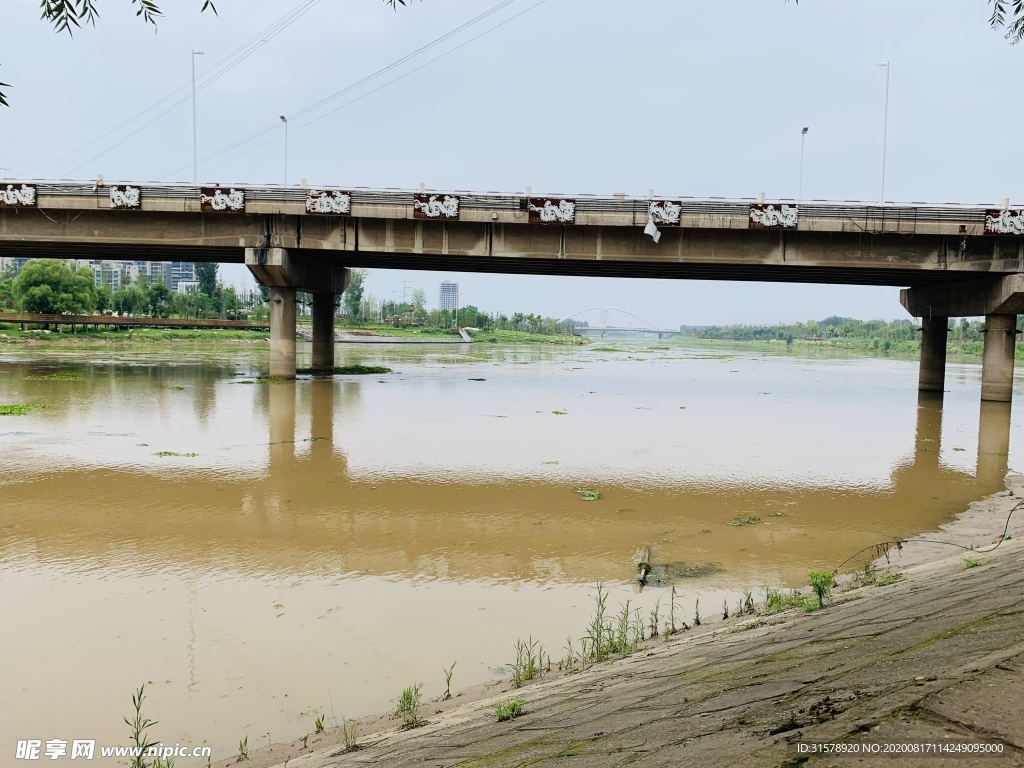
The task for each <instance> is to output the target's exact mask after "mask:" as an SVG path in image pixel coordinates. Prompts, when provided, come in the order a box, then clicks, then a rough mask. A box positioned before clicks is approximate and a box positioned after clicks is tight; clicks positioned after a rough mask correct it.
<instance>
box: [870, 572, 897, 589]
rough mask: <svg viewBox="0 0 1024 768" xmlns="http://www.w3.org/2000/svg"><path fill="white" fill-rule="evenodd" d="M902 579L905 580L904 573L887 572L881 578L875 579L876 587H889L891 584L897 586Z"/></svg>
mask: <svg viewBox="0 0 1024 768" xmlns="http://www.w3.org/2000/svg"><path fill="white" fill-rule="evenodd" d="M901 578H903V574H902V573H897V572H894V571H886V572H885V573H883V574H882V575H881V576H879V577H878V578H877V579H875V586H876V587H887V586H889V585H890V584H895V583H896V582H897V581H899V580H900V579H901Z"/></svg>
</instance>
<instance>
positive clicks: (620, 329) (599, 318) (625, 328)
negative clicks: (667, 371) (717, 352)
mask: <svg viewBox="0 0 1024 768" xmlns="http://www.w3.org/2000/svg"><path fill="white" fill-rule="evenodd" d="M590 313H596V316H594V319H595V320H596V323H595V322H592V321H591V320H590V319H589V318H588V319H586V320H585V321H586V323H587V324H586V325H576V326H575V327H574V328H573V332H574V333H577V334H579V335H580V336H588V337H596V338H602V339H604V338H614V337H623V338H625V337H640V338H649V337H653V338H658V339H664V338H666V337H668V336H678V335H679V333H680V331H678V330H670V329H667V328H659V327H658V324H657V323H654V322H651V321H650V320H648V319H647V318H645V317H641V316H640V315H638V314H636V313H635V312H630V311H629V310H628V309H620V308H619V307H588V308H587V309H581V310H579V311H578V312H574V313H573V314H571V315H568V316H566V317H563V318H562V319H561V320H559V321H558V322H559V324H562V323H567V322H569V321H571V320H579V319H580V318H581V316H583V315H588V314H590ZM613 313H616V314H617V315H620V316H621V315H625V316H626V318H628V319H622V318H620V317H618V316H616V315H613Z"/></svg>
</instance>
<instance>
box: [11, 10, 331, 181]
mask: <svg viewBox="0 0 1024 768" xmlns="http://www.w3.org/2000/svg"><path fill="white" fill-rule="evenodd" d="M262 1H263V0H258V1H257V2H256V3H253V5H251V6H250V7H249V8H248V9H247V10H246V11H245V12H243V14H242V16H244V15H246V14H248V13H250V12H251V11H252V10H253V8H255V7H256V6H257V5H258V4H259V2H262ZM320 1H321V0H302V1H301V2H300V3H299V4H298V5H297V6H296V7H295V8H293V9H292V10H290V11H288V12H287V13H286V14H284V15H283V16H281V17H280V18H278V19H277V20H275V21H274V22H272V23H271V24H269V25H268V26H266V27H264V28H263V29H262V30H260V31H259V32H257V33H256V34H255V35H253V36H252V37H250V38H249V39H248V40H246V41H245V42H244V43H242V44H241V45H240V46H238V47H237V48H235V49H234V50H232V51H231V52H230V53H228V54H227V55H225V56H224V57H223V58H221V59H220V60H218V61H217V62H216V63H215V64H213V65H212V66H211V67H210V68H209V69H207V70H205V71H204V72H203V73H202V74H201V75H200V77H199V80H200V82H202V85H201V86H200V88H199V90H202V89H204V88H206V87H207V86H209V85H210V84H212V83H213V82H214V81H216V80H217V79H218V78H220V77H222V76H223V75H224V74H226V73H227V72H229V71H230V70H231V69H233V68H234V67H236V66H237V65H238V64H240V63H241V62H242V61H244V60H245V59H246V58H248V57H249V56H251V55H252V54H253V53H255V52H256V51H257V50H259V49H260V48H262V47H263V45H265V44H266V43H267V42H269V41H270V40H272V39H273V38H274V37H276V36H277V35H279V34H280V33H281V32H283V31H284V30H285V29H287V28H288V27H290V26H291V25H292V24H294V23H295V22H296V21H298V19H299V18H301V17H302V16H304V15H305V14H306V13H308V12H309V11H310V10H311V9H312V8H313V7H314V6H315V5H317V4H318V3H319V2H320ZM242 16H239V17H238V19H236V20H235V21H238V20H239V19H240V18H242ZM234 23H235V22H232V23H231V24H229V25H228V27H227V28H225V29H223V30H221V31H220V32H218V33H217V34H216V35H213V36H212V37H211V38H209V40H207V42H209V41H210V40H214V39H216V38H217V37H219V36H220V35H221V34H223V33H224V32H225V31H227V29H228V28H230V27H231V26H233V24H234ZM165 74H166V73H165ZM160 77H163V75H161V76H160ZM158 79H159V78H158ZM190 93H191V81H189V82H188V83H185V84H184V85H181V86H179V87H178V88H176V89H174V90H173V91H171V92H170V93H168V94H167V95H165V96H164V97H163V98H161V99H158V100H157V101H155V102H153V103H152V104H150V105H149V106H148V107H146V108H145V109H143V110H141V111H139V112H137V113H135V114H134V115H132V116H131V117H129V118H128V119H126V120H124V121H122V122H121V123H119V124H118V125H116V126H114V127H113V128H111V129H109V130H108V131H105V132H104V133H102V134H100V135H99V136H97V137H96V138H94V139H92V140H91V141H89V142H87V143H85V144H82V145H81V146H79V147H77V148H76V149H73V150H71V151H69V152H65V153H64V154H63V155H60V156H59V157H56V158H53V159H52V160H50V161H48V162H46V163H44V164H43V165H40V166H36V168H33V169H32V170H31V171H29V172H28V173H27V174H25V175H27V176H31V175H32V174H34V173H35V171H37V170H38V169H40V168H46V167H47V166H50V165H52V164H54V163H57V162H59V161H61V160H63V159H65V158H68V157H72V156H74V155H76V154H78V153H79V152H81V151H82V150H84V149H86V148H88V147H91V146H92V145H94V144H96V143H98V142H100V141H102V140H103V139H105V138H106V137H107V136H110V135H111V134H113V133H116V132H117V131H119V130H121V129H122V128H125V127H126V126H128V125H131V124H132V123H134V122H135V121H136V120H139V119H141V118H142V117H145V116H146V115H147V114H149V113H150V112H152V111H153V110H155V109H158V108H159V107H161V106H162V105H164V104H166V103H167V102H168V101H170V100H171V99H174V98H175V97H179V98H178V100H177V101H175V102H174V103H173V104H171V106H170V107H168V108H167V109H165V110H164V111H163V112H161V113H160V114H158V115H157V117H156V118H153V119H152V120H150V121H149V122H147V123H146V124H145V125H143V126H142V129H144V128H146V127H148V126H149V125H152V124H153V122H155V121H156V120H158V119H160V118H161V117H163V116H165V115H167V114H168V113H169V112H171V111H173V110H174V109H176V108H177V107H178V106H180V105H181V104H183V103H184V102H185V101H187V100H188V98H189V94H190ZM129 100H130V99H129ZM122 103H123V102H122ZM142 129H138V130H136V131H134V132H132V133H131V134H129V135H128V136H126V137H125V138H123V139H121V140H120V141H118V142H117V143H115V144H113V145H111V146H109V147H107V148H106V149H104V150H103V151H102V152H100V153H99V154H97V155H94V156H93V157H91V158H90V159H89V160H86V161H85V162H83V163H81V164H80V165H78V166H76V167H75V168H73V169H72V170H71V171H68V172H66V173H64V174H62V175H64V176H67V175H69V174H70V173H73V172H74V171H75V170H77V169H78V168H81V167H82V165H85V164H86V163H89V162H92V161H93V160H95V159H97V158H99V157H102V156H103V155H104V154H106V153H107V152H109V151H110V150H112V149H114V148H115V147H117V146H120V144H122V143H123V142H124V141H127V140H128V139H130V138H133V137H134V136H136V135H137V134H138V133H139V130H142Z"/></svg>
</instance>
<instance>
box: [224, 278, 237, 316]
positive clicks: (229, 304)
mask: <svg viewBox="0 0 1024 768" xmlns="http://www.w3.org/2000/svg"><path fill="white" fill-rule="evenodd" d="M240 310H241V305H240V303H239V301H238V291H236V290H235V288H234V286H232V285H224V286H221V312H222V313H223V315H224V316H225V317H226V318H228V319H229V320H238V319H239V315H240V314H241V311H240Z"/></svg>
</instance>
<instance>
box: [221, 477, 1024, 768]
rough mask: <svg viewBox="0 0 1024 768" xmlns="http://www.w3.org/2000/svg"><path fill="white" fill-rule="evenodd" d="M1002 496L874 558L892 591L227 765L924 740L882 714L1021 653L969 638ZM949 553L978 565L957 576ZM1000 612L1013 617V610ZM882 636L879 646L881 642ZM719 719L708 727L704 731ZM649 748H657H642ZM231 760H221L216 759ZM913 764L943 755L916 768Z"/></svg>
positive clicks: (712, 761) (489, 692) (990, 598)
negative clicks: (516, 712) (871, 737)
mask: <svg viewBox="0 0 1024 768" xmlns="http://www.w3.org/2000/svg"><path fill="white" fill-rule="evenodd" d="M1007 488H1008V490H1006V491H1004V492H1001V493H998V494H995V495H993V496H990V497H987V498H985V499H982V500H980V501H977V502H975V503H973V504H971V506H970V507H969V509H967V510H965V511H964V512H963V513H962V514H961V515H959V516H958V517H957V518H956V519H955V520H953V521H951V522H950V523H948V524H946V525H944V526H942V528H941V529H940V530H939V531H937V532H934V533H929V534H924V535H921V536H919V537H916V538H914V539H912V540H909V541H907V542H904V543H902V546H901V548H899V549H893V550H891V551H890V553H889V556H888V561H887V559H886V558H884V557H883V558H881V559H879V560H878V561H877V565H878V567H879V568H883V569H889V570H890V571H892V572H893V573H899V574H900V578H899V579H898V580H897V581H896V583H894V584H891V585H889V586H882V587H879V586H858V585H857V584H856V582H855V580H850V579H844V580H842V581H843V586H842V587H841V589H840V590H838V591H837V594H836V595H835V602H834V604H833V605H832V606H831V607H829V608H827V609H826V610H824V611H818V612H814V613H809V614H808V613H804V612H802V611H799V610H791V611H787V612H784V613H780V614H775V615H772V616H761V615H758V616H750V615H747V616H742V617H738V618H734V619H732V620H729V621H722V620H720V619H719V620H717V621H716V620H713V619H712V620H705V621H704V623H703V625H702V626H701V627H700V628H695V629H692V630H690V631H687V632H684V633H680V634H677V635H675V636H673V637H672V638H671V639H670V640H668V641H667V642H666V641H664V640H655V641H649V642H648V643H647V644H646V646H645V647H643V648H641V649H640V650H639V651H638V652H637V653H635V654H633V655H632V656H630V657H628V658H625V659H620V660H617V661H613V662H608V663H604V664H601V665H597V666H595V667H591V668H590V669H588V670H587V671H586V672H584V673H581V674H573V675H565V674H560V673H558V672H557V671H553V672H552V673H551V674H550V675H547V676H545V677H544V678H542V679H541V680H540V681H539V682H535V683H531V684H528V685H527V686H525V687H523V688H520V689H517V690H513V689H512V688H511V686H510V685H509V683H508V682H507V680H502V681H497V682H493V683H489V684H485V685H481V686H477V687H475V688H471V689H468V690H463V691H457V692H455V693H454V694H453V698H452V699H450V700H448V701H431V702H426V703H425V705H424V707H423V712H424V715H425V717H426V721H427V722H426V724H425V725H424V726H423V727H421V728H417V729H413V730H402V729H401V728H400V724H399V721H398V719H397V717H395V716H394V715H393V714H391V713H382V714H380V715H377V716H373V717H367V718H363V719H361V720H360V721H359V733H360V737H359V744H360V747H361V748H360V749H358V750H355V751H349V752H344V751H343V750H344V734H343V732H342V729H341V728H340V727H337V726H335V722H334V718H333V716H332V715H331V713H326V715H327V717H326V720H327V725H328V726H329V727H328V728H327V730H326V731H325V732H324V733H321V734H311V735H310V736H309V738H308V740H307V743H306V745H305V746H304V745H303V742H302V741H301V740H296V741H293V742H291V743H288V744H274V745H273V748H272V749H268V748H267V747H261V748H253V749H250V751H249V756H248V759H247V760H246V761H243V762H244V764H245V765H247V766H251V767H252V768H272V767H275V766H282V768H283V767H284V766H286V765H287V766H289V768H327V766H334V765H349V764H388V765H392V764H394V765H403V764H410V765H411V764H417V765H418V764H422V763H423V761H424V760H425V759H426V758H427V757H431V760H430V764H438V765H444V766H449V765H457V764H463V763H465V764H467V765H468V764H472V765H518V764H521V762H522V759H524V758H527V757H528V758H529V759H530V760H533V759H535V758H536V759H539V761H540V762H548V761H550V762H552V764H554V762H557V758H558V757H559V756H560V755H561V756H568V755H569V754H573V755H583V754H588V755H590V757H591V758H592V759H591V760H590V761H588V763H587V764H588V765H617V764H619V761H618V760H617V759H613V756H614V755H620V756H621V755H623V754H630V755H632V757H633V758H643V760H642V761H643V762H644V763H645V764H646V763H648V762H649V763H650V764H657V765H661V764H679V763H678V761H679V760H682V759H684V757H685V758H686V759H687V760H688V761H689V760H697V762H694V763H692V764H698V763H699V764H703V765H718V764H723V765H724V764H729V763H730V762H731V761H729V760H726V759H725V755H727V754H730V753H733V750H741V751H742V750H743V749H749V750H752V751H757V750H760V751H761V752H763V754H764V757H763V760H758V761H755V762H754V763H752V764H764V765H777V764H781V763H780V761H784V760H786V759H789V758H790V757H792V755H790V754H789V753H790V751H791V748H790V747H789V746H788V745H787V740H792V738H793V737H794V734H797V733H799V734H800V735H801V738H805V739H807V740H814V741H835V740H838V739H844V738H850V735H851V733H859V732H860V730H859V729H862V728H864V727H865V724H866V723H871V727H870V728H867V729H866V732H867V733H869V734H870V732H871V728H876V727H877V728H878V729H879V732H884V733H886V734H888V737H889V738H904V739H907V738H917V737H918V736H920V737H922V738H924V737H925V736H926V735H927V736H928V737H929V738H932V737H934V736H935V734H934V733H932V730H934V726H933V725H930V724H929V723H930V721H928V718H925V719H924V720H921V721H920V722H917V721H913V722H912V721H911V720H912V719H907V718H906V717H904V719H902V720H900V719H899V717H903V716H902V715H898V714H896V713H897V711H898V710H899V711H902V710H901V709H900V708H901V707H902V708H905V707H906V706H907V705H908V704H907V702H911V703H913V702H916V701H922V700H924V698H927V696H929V695H930V696H935V697H937V700H938V699H941V698H942V696H943V692H944V691H948V690H949V689H951V688H953V687H956V686H961V685H965V684H968V681H972V680H975V677H974V676H975V675H976V671H973V670H975V667H977V666H978V665H977V664H974V665H973V666H972V663H971V662H972V659H974V658H975V657H979V658H981V657H985V658H988V657H991V658H992V659H998V662H996V663H993V664H989V665H988V666H985V669H986V670H990V668H993V667H995V666H996V665H997V664H1002V663H1003V662H1004V661H1006V660H1007V659H1011V658H1014V657H1017V656H1018V655H1020V654H1024V645H1021V647H1019V648H1018V647H1017V645H1018V644H1020V640H1019V638H1020V637H1024V627H1022V628H1021V629H1022V631H1021V632H1020V633H1018V634H1016V635H1014V634H1013V633H1012V632H1011V633H1010V634H1009V635H1007V634H1006V633H1005V632H1003V631H1002V630H1003V629H1005V627H1002V628H1000V631H999V632H996V631H995V630H994V629H993V631H992V632H986V631H985V627H988V626H994V623H993V622H998V619H999V618H1000V617H1002V616H1003V614H1004V613H1006V612H1007V611H1008V610H1009V609H1011V608H1012V607H1013V606H1014V605H1016V606H1017V607H1018V608H1019V607H1022V606H1021V605H1020V603H1021V602H1022V601H1024V590H1022V589H1021V587H1024V569H1022V568H1020V564H1021V562H1022V561H1024V546H1022V544H1024V542H1022V539H1024V509H1022V510H1021V511H1020V512H1018V513H1016V514H1014V515H1013V516H1012V519H1011V520H1010V524H1009V528H1008V530H1007V534H1008V535H1009V536H1010V539H1009V540H1007V541H1005V542H1003V543H1002V544H1000V546H999V547H998V548H996V549H995V550H994V551H992V552H991V553H988V552H986V551H984V550H987V549H988V548H989V547H991V546H992V545H993V544H994V543H995V542H996V541H997V540H998V539H999V538H1000V537H1001V536H1002V534H1003V529H1004V525H1005V524H1006V521H1007V516H1008V515H1009V513H1010V511H1011V510H1012V509H1013V508H1014V507H1015V506H1016V504H1017V503H1018V502H1019V501H1020V500H1021V499H1022V498H1024V476H1021V475H1011V476H1009V477H1008V478H1007ZM953 543H955V544H958V545H960V546H962V547H971V546H974V547H976V548H977V549H978V551H977V552H971V551H967V550H963V549H959V548H957V547H955V546H950V544H953ZM965 555H966V556H969V557H973V558H974V559H975V560H978V561H980V565H978V566H976V567H970V568H968V567H967V566H966V565H965V562H964V556H965ZM1004 582H1005V583H1004ZM1010 582H1012V585H1011V584H1010ZM1014 589H1016V591H1014ZM1008 590H1009V591H1008ZM980 596H981V597H984V598H986V599H981V597H980ZM1014 615H1016V616H1017V617H1018V618H1017V620H1016V621H1018V622H1020V619H1019V616H1020V615H1024V614H1020V613H1018V614H1014ZM993 617H997V618H993ZM979 622H980V624H979ZM806 633H815V634H813V635H808V634H806ZM978 634H984V635H985V641H984V642H980V641H979V642H977V643H967V644H964V643H957V642H955V641H956V639H957V638H963V637H965V636H969V637H975V636H976V635H978ZM896 637H898V638H899V642H898V643H896V645H895V646H894V645H893V644H892V643H891V642H890V640H891V639H892V638H896ZM872 638H875V639H877V640H879V641H880V643H881V644H880V646H879V648H878V649H875V650H873V649H872V645H873V644H872V643H871V642H867V641H868V640H871V639H872ZM951 645H952V646H957V647H956V648H951V647H950V646H951ZM989 646H993V647H992V648H989ZM917 648H922V649H931V653H930V655H929V654H928V653H925V654H924V656H925V658H917V659H916V662H915V664H914V665H912V668H911V667H907V668H905V669H904V668H903V667H901V666H900V665H899V664H896V665H895V666H896V667H898V669H897V670H896V671H894V672H890V671H887V669H888V667H889V666H890V664H889V662H890V660H891V659H890V657H892V656H893V655H894V654H895V655H896V656H901V655H906V654H910V655H909V656H907V658H913V657H915V656H921V654H915V653H914V651H915V649H917ZM982 651H985V652H984V653H982ZM986 653H987V654H988V656H986ZM979 654H980V656H979ZM993 654H994V655H993ZM960 662H963V663H962V664H960ZM951 663H952V666H953V668H954V669H953V672H955V674H943V675H941V676H940V675H935V674H934V672H935V671H936V670H946V671H949V670H950V666H951ZM983 666H984V665H983ZM978 668H979V669H980V668H981V667H978ZM762 669H763V672H762V673H760V674H757V673H755V672H754V670H762ZM837 669H840V670H847V671H848V672H849V674H848V675H847V676H849V677H851V678H856V679H855V680H851V681H849V685H847V686H846V687H848V688H849V691H848V692H843V693H842V694H839V693H838V691H839V689H841V688H843V686H842V685H837V683H841V682H846V681H843V680H841V678H842V675H838V676H837V675H836V674H834V673H835V671H836V670H837ZM873 669H874V670H875V673H874V674H872V673H871V670H873ZM914 671H919V672H921V673H922V674H911V672H914ZM990 671H991V670H990ZM795 673H798V674H796V677H798V678H799V679H794V674H795ZM858 673H862V674H860V677H858ZM927 673H931V674H927ZM986 674H988V672H986ZM752 678H753V680H754V685H753V686H752V685H751V682H752ZM861 678H863V679H861ZM668 681H672V684H669V682H668ZM1017 682H1018V683H1020V685H1019V689H1015V690H1017V693H1016V694H1014V695H1015V696H1017V698H1016V699H1013V696H1011V697H1010V698H1011V699H1012V700H1013V701H1016V702H1017V703H1018V704H1019V703H1021V701H1024V677H1022V678H1021V679H1019V680H1018V681H1017ZM850 686H852V687H850ZM755 689H756V690H755ZM830 691H831V693H830ZM511 696H518V697H521V698H522V699H523V700H524V701H525V705H526V707H525V708H526V713H527V714H525V715H524V716H523V717H521V718H520V719H518V720H516V721H514V722H512V723H504V724H498V723H496V722H495V717H494V708H495V706H496V704H497V703H498V702H499V701H503V700H506V699H508V698H510V697H511ZM714 702H719V704H715V703H714ZM823 702H824V703H823ZM808 712H812V713H815V714H813V715H808V714H807V713H808ZM680 717H683V718H686V719H685V722H684V721H682V720H678V718H680ZM727 717H733V718H735V719H734V721H732V723H731V725H729V726H728V727H727V726H726V725H725V721H724V720H723V718H727ZM709 718H710V720H709ZM851 718H852V720H851V722H853V721H856V723H857V725H856V727H852V731H851V729H849V728H848V729H846V730H844V729H843V728H842V727H838V726H837V723H840V722H845V721H846V720H850V719H851ZM894 718H895V719H894ZM933 719H934V718H933ZM720 720H722V721H723V722H722V723H721V724H720V725H716V726H715V727H714V728H712V729H710V730H709V729H708V728H707V727H706V726H708V725H711V723H713V722H714V723H717V722H718V721H720ZM776 721H778V722H776ZM787 723H790V724H792V725H793V727H792V728H790V727H788V725H787ZM986 728H987V727H983V728H981V730H978V729H977V728H975V729H974V730H972V726H971V725H970V724H969V723H957V722H954V721H953V720H950V724H947V726H945V731H944V733H946V734H947V735H948V734H959V735H961V736H972V735H973V736H974V737H977V736H979V735H983V734H990V730H991V729H986ZM637 729H639V730H650V731H652V734H651V736H645V737H643V739H645V741H642V740H641V737H640V736H639V735H637V736H635V737H634V736H632V735H631V733H632V731H633V730H637ZM772 730H776V731H777V732H776V733H774V734H772V733H770V732H771V731H772ZM991 733H994V734H995V736H993V738H998V739H1001V740H1002V741H1003V742H1005V743H1006V745H1007V749H1009V750H1010V753H1012V754H1014V755H1016V757H1015V758H1007V759H1008V760H1010V762H1005V763H1003V764H1013V765H1015V764H1018V763H1014V762H1012V760H1013V759H1017V760H1021V759H1022V756H1024V726H1021V725H1020V724H1019V723H1018V724H1017V725H1013V724H1010V725H1006V726H1005V727H1004V728H1003V730H1002V731H999V730H998V729H997V730H996V731H991ZM687 734H689V735H687ZM990 735H991V734H990ZM652 737H654V738H653V740H652ZM1014 740H1016V741H1014ZM627 742H628V743H629V744H627ZM654 742H662V743H661V745H660V746H659V747H657V748H655V746H654ZM641 743H643V744H649V745H650V747H643V746H638V745H640V744H641ZM602 744H604V745H605V746H601V745H602ZM629 745H632V746H629ZM1014 745H1016V746H1014ZM254 746H255V745H254ZM1014 749H1016V750H1018V751H1016V752H1014V751H1013V750H1014ZM566 750H569V751H568V752H566ZM698 755H700V756H701V757H699V758H698ZM787 755H789V757H787ZM434 756H437V759H436V760H435V759H433V757H434ZM720 757H721V758H722V759H719V758H720ZM733 757H735V754H734V755H733ZM666 761H667V762H666ZM236 762H237V757H233V758H230V759H227V760H224V761H222V762H220V763H218V765H222V766H227V765H232V764H235V763H236ZM903 762H904V764H906V761H903ZM823 764H824V763H823ZM929 764H930V765H935V764H938V765H942V764H943V761H941V760H939V762H938V763H936V762H935V760H934V759H930V762H929ZM951 764H954V763H951ZM955 764H957V765H962V764H966V763H955ZM983 764H984V765H990V766H994V765H997V764H1000V760H997V761H996V762H993V760H992V759H991V758H987V759H985V760H984V761H983Z"/></svg>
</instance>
